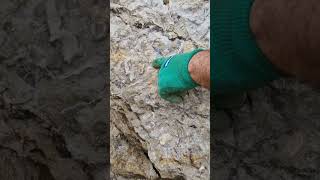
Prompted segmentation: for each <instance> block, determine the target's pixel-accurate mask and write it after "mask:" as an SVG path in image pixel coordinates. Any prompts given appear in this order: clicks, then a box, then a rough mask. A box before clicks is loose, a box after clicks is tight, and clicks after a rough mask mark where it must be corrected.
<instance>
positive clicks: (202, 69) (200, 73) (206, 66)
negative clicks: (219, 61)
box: [189, 50, 210, 89]
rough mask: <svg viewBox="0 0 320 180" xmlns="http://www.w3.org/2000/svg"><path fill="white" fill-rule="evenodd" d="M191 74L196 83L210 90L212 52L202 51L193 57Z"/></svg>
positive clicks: (190, 64) (190, 67) (190, 65)
mask: <svg viewBox="0 0 320 180" xmlns="http://www.w3.org/2000/svg"><path fill="white" fill-rule="evenodd" d="M189 73H190V76H191V78H192V79H193V80H194V81H195V82H196V83H198V84H199V85H200V86H202V87H204V88H207V89H210V50H205V51H200V52H199V53H197V54H195V55H194V56H193V57H192V59H191V60H190V62H189Z"/></svg>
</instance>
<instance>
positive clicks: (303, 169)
mask: <svg viewBox="0 0 320 180" xmlns="http://www.w3.org/2000/svg"><path fill="white" fill-rule="evenodd" d="M212 114H214V117H212V123H213V124H212V126H213V127H215V128H213V132H212V133H211V135H212V138H211V142H212V145H211V155H212V157H211V174H212V179H219V180H318V179H320V96H319V90H316V89H311V88H310V87H308V86H306V85H303V84H301V83H298V82H295V81H293V80H280V81H277V82H275V83H273V84H271V85H269V86H267V87H265V88H262V89H259V90H257V91H253V92H250V93H248V94H247V100H246V101H245V104H244V105H243V106H241V107H239V108H233V109H224V110H219V111H216V112H213V113H212Z"/></svg>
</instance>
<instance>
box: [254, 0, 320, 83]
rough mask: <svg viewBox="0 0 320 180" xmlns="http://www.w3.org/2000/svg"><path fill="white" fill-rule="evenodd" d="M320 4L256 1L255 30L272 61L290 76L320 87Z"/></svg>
mask: <svg viewBox="0 0 320 180" xmlns="http://www.w3.org/2000/svg"><path fill="white" fill-rule="evenodd" d="M319 9H320V1H318V0H309V1H301V0H255V2H254V4H253V7H252V10H251V15H250V23H251V29H252V31H253V33H254V35H255V37H256V40H257V43H258V45H259V46H260V48H261V50H262V51H263V52H264V54H265V55H266V56H267V57H268V59H269V60H270V61H271V62H272V63H273V64H274V65H275V66H276V67H277V68H278V69H280V70H282V71H283V72H285V73H286V74H289V75H293V76H296V77H298V78H299V79H302V80H305V81H309V82H312V83H315V84H318V85H319V84H320V71H319V68H320V60H319V57H320V34H319V31H320V21H319V18H320V11H319Z"/></svg>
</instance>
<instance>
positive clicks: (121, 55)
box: [111, 49, 127, 62]
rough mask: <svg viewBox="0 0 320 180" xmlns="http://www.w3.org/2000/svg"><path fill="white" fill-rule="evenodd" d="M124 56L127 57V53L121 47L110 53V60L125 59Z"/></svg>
mask: <svg viewBox="0 0 320 180" xmlns="http://www.w3.org/2000/svg"><path fill="white" fill-rule="evenodd" d="M126 57H127V53H126V51H124V50H122V49H119V50H117V51H115V52H112V53H111V61H113V62H119V61H123V60H124V59H126Z"/></svg>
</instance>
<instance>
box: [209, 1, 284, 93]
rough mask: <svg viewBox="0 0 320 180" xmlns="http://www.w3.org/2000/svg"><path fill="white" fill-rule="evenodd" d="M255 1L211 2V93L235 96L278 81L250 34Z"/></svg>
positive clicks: (277, 75) (275, 73)
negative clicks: (250, 22) (251, 10)
mask: <svg viewBox="0 0 320 180" xmlns="http://www.w3.org/2000/svg"><path fill="white" fill-rule="evenodd" d="M251 6H252V0H214V1H212V2H211V9H212V10H211V27H212V31H211V39H212V40H211V45H210V46H211V51H212V53H211V57H210V58H211V59H210V66H211V67H210V69H211V72H210V77H211V85H212V88H211V93H212V95H219V94H230V93H233V94H236V93H241V92H244V91H247V90H250V89H254V88H258V87H261V86H263V85H264V84H266V83H267V82H270V81H272V80H274V79H277V78H278V77H279V73H278V72H277V71H276V69H275V68H274V66H273V65H272V64H271V63H270V62H269V61H268V59H267V58H266V57H265V55H264V54H263V53H262V52H261V50H260V49H259V47H258V45H257V43H256V42H255V39H254V37H253V34H252V32H251V30H250V25H249V20H250V9H251Z"/></svg>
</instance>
